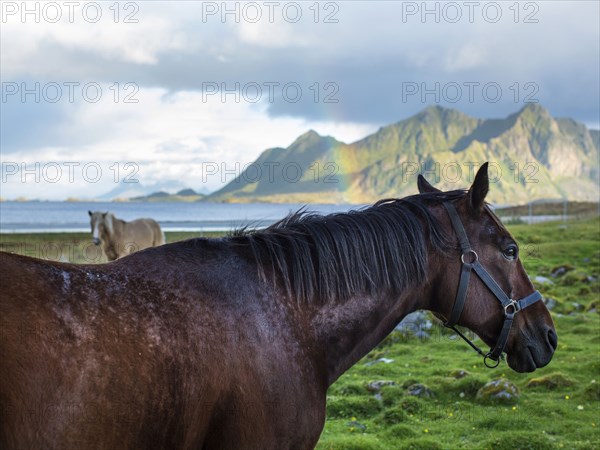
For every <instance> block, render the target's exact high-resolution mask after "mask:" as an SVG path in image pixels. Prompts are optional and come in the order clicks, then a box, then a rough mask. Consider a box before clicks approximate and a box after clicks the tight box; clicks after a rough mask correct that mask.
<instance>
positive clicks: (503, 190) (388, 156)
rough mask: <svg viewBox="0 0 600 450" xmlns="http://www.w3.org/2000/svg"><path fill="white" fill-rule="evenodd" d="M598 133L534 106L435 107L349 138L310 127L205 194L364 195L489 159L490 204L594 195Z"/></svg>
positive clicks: (461, 179) (444, 183) (457, 175)
mask: <svg viewBox="0 0 600 450" xmlns="http://www.w3.org/2000/svg"><path fill="white" fill-rule="evenodd" d="M598 137H599V133H598V131H597V130H589V129H587V128H586V127H585V125H583V124H580V123H578V122H575V121H574V120H572V119H564V118H553V117H552V116H551V115H550V114H549V113H548V111H547V110H545V109H544V108H543V107H541V106H539V105H537V104H529V105H527V106H525V107H524V108H522V109H521V110H520V111H518V112H516V113H514V114H511V115H510V116H508V117H506V118H503V119H486V120H481V119H475V118H473V117H470V116H467V115H466V114H463V113H461V112H460V111H456V110H452V109H447V108H442V107H439V106H435V107H429V108H427V109H425V110H423V111H422V112H420V113H418V114H416V115H414V116H412V117H409V118H408V119H406V120H403V121H400V122H398V123H395V124H392V125H388V126H385V127H382V128H380V129H379V130H378V131H377V132H376V133H373V134H371V135H369V136H367V137H365V138H364V139H361V140H359V141H357V142H354V143H352V144H345V143H343V142H340V141H338V140H336V139H335V138H333V137H331V136H320V135H319V134H317V133H316V132H315V131H313V130H310V131H308V132H307V133H305V134H303V135H302V136H300V137H298V139H296V141H295V142H294V143H292V144H291V145H290V146H289V147H287V148H281V147H277V148H272V149H268V150H266V151H265V152H263V153H262V154H261V155H260V157H259V158H258V159H257V160H256V161H255V162H254V163H253V164H252V165H250V166H249V167H248V168H247V170H246V171H245V172H244V173H242V174H241V175H240V176H239V177H238V178H237V179H236V180H234V181H232V182H230V183H229V184H228V185H226V186H225V187H224V188H222V189H221V190H219V191H217V192H215V193H214V194H212V195H211V196H209V197H208V200H211V201H228V202H249V201H267V202H325V203H333V202H335V203H339V202H350V203H370V202H373V201H375V200H377V199H379V198H382V197H401V196H404V195H408V194H411V193H414V192H416V175H417V173H421V172H424V173H425V175H426V176H427V177H428V179H430V180H431V181H432V182H433V184H434V185H436V186H437V187H439V188H440V189H444V190H446V189H456V188H462V187H466V186H468V185H469V184H470V183H471V181H472V179H473V174H474V172H475V171H476V170H477V167H478V166H479V165H481V164H482V163H483V162H485V161H489V162H490V163H491V168H490V177H491V181H492V182H493V183H494V187H493V188H492V189H491V191H490V200H491V201H492V202H495V203H499V204H508V203H520V202H526V201H530V200H536V199H550V198H563V197H566V198H568V199H570V200H591V201H597V199H598V195H599V182H598V180H599V176H600V174H599V168H598V156H599V151H600V149H599V144H598Z"/></svg>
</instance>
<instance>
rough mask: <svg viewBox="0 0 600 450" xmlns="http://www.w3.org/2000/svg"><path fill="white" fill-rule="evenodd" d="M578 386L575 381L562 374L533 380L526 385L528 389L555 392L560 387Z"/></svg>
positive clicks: (552, 374)
mask: <svg viewBox="0 0 600 450" xmlns="http://www.w3.org/2000/svg"><path fill="white" fill-rule="evenodd" d="M574 384H576V382H575V381H573V380H571V379H570V378H567V377H566V376H564V375H563V374H562V373H551V374H548V375H544V376H543V377H537V378H532V379H531V380H529V381H528V382H527V384H526V385H525V386H526V387H528V388H544V389H547V390H553V389H557V388H560V387H569V386H573V385H574Z"/></svg>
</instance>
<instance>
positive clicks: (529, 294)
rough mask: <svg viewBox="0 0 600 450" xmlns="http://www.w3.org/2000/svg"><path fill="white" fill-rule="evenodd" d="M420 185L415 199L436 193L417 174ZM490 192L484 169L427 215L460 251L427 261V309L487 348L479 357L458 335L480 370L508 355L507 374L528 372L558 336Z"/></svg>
mask: <svg viewBox="0 0 600 450" xmlns="http://www.w3.org/2000/svg"><path fill="white" fill-rule="evenodd" d="M418 187H419V192H420V193H421V194H423V193H434V192H441V191H439V190H438V189H436V188H434V187H433V186H431V185H430V184H429V183H428V182H427V181H426V180H425V178H423V177H422V176H419V179H418ZM488 190H489V179H488V174H487V163H486V164H484V165H483V166H482V167H481V168H480V169H479V171H478V172H477V175H476V176H475V180H474V182H473V185H472V186H471V187H470V189H469V190H468V192H467V194H466V195H465V196H462V197H460V198H459V199H457V200H454V201H452V202H444V203H442V204H441V205H437V206H435V207H434V208H433V209H432V212H433V213H434V215H435V216H436V217H437V218H438V219H439V220H440V222H441V223H442V224H443V226H444V228H445V229H446V232H447V235H448V236H451V242H456V243H457V244H458V245H457V246H456V247H454V246H453V248H451V249H450V250H449V251H448V252H446V254H440V255H437V257H436V258H434V260H433V264H436V265H437V269H436V270H434V273H436V274H437V275H436V276H435V279H433V280H432V286H433V293H432V301H431V305H430V307H431V309H432V311H433V312H434V313H435V314H436V315H437V316H438V317H440V318H442V319H443V320H444V322H445V323H444V324H445V325H446V326H448V327H450V328H453V329H454V330H456V331H457V332H458V333H459V334H461V333H460V332H459V331H458V330H457V329H456V328H455V325H461V326H465V327H467V328H469V329H470V330H472V331H473V332H474V333H476V334H477V335H478V336H479V337H480V338H481V339H482V340H483V341H484V342H485V343H486V344H487V345H489V346H490V347H491V348H492V350H490V351H489V352H488V353H487V354H485V353H482V352H481V350H479V349H478V348H477V347H476V346H475V345H473V344H472V343H470V341H469V340H468V339H467V338H466V337H464V336H463V335H462V334H461V337H463V338H464V339H465V340H467V342H469V343H470V344H471V345H472V346H473V347H474V348H475V349H476V350H478V351H479V352H480V353H482V354H483V355H484V356H485V357H486V365H489V366H490V367H495V365H497V362H498V361H499V359H500V357H501V355H502V353H503V352H506V355H507V362H508V365H509V366H510V367H511V368H512V369H514V370H516V371H517V372H532V371H534V370H535V369H536V368H539V367H543V366H545V365H546V364H548V363H549V362H550V360H551V359H552V355H553V354H554V350H555V349H556V346H557V335H556V330H555V328H554V324H553V322H552V318H551V316H550V313H549V312H548V310H547V308H546V306H545V305H544V303H543V302H542V301H538V300H540V299H541V295H540V294H539V292H537V291H536V290H535V288H534V287H533V285H532V283H531V280H530V279H529V277H528V276H527V273H526V272H525V269H524V268H523V264H522V263H521V259H520V257H519V256H520V255H519V247H518V245H517V243H516V242H515V239H514V238H513V237H512V236H511V234H510V233H509V232H508V230H507V229H506V228H505V227H504V225H503V224H502V222H501V221H500V220H499V219H498V217H497V216H496V215H495V214H494V213H493V212H492V211H491V210H490V208H489V207H488V206H487V205H486V203H485V201H484V200H485V197H486V195H487V193H488ZM461 229H462V230H461ZM493 362H495V363H496V364H495V365H493ZM490 364H492V365H490Z"/></svg>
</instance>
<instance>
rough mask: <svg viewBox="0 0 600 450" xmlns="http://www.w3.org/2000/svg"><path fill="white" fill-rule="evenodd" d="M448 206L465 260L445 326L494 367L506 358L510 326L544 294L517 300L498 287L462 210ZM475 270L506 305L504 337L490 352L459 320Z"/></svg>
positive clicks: (449, 204)
mask: <svg viewBox="0 0 600 450" xmlns="http://www.w3.org/2000/svg"><path fill="white" fill-rule="evenodd" d="M444 207H445V208H446V210H447V211H448V215H449V216H450V220H451V222H452V226H453V228H454V231H455V232H456V235H457V236H458V241H459V242H460V248H461V251H462V254H461V256H460V261H461V262H462V269H461V272H460V280H459V282H458V290H457V292H456V300H455V301H454V306H453V308H452V313H451V314H450V318H449V319H448V321H447V322H446V323H444V326H446V327H448V328H451V329H452V330H454V331H455V332H456V333H457V334H458V335H459V336H460V337H461V338H463V339H464V340H465V341H466V342H467V343H468V344H469V345H470V346H471V347H473V348H474V349H475V350H476V351H477V352H478V353H479V354H480V355H481V356H483V362H484V364H485V365H486V366H487V367H490V368H494V367H497V366H498V364H500V359H501V357H502V352H503V351H504V347H505V346H506V342H507V341H508V334H509V333H510V328H511V326H512V323H513V320H514V318H515V315H516V314H517V313H518V312H519V311H521V310H522V309H525V308H527V307H528V306H530V305H533V304H534V303H535V302H537V301H538V300H541V298H542V295H541V294H540V293H539V291H535V292H533V293H531V294H529V295H528V296H526V297H524V298H522V299H520V300H513V299H511V298H509V297H508V296H507V295H506V294H505V293H504V291H503V290H502V288H501V287H500V286H498V283H496V281H494V279H493V278H492V276H491V275H490V274H489V272H488V271H487V270H485V268H484V267H483V266H482V265H481V263H480V262H479V257H478V256H477V253H475V250H473V249H472V248H471V244H470V243H469V238H468V237H467V233H466V232H465V228H464V227H463V224H462V222H461V220H460V217H459V216H458V212H457V211H456V208H455V207H454V205H453V204H452V203H448V202H444ZM471 270H474V271H475V273H476V274H477V276H478V277H479V278H480V279H481V281H483V284H485V285H486V286H487V287H488V289H489V290H490V291H491V292H492V294H494V295H495V296H496V298H497V299H498V301H499V302H500V303H501V304H502V307H503V309H504V325H502V331H500V337H499V338H498V341H497V342H496V345H495V347H494V348H493V349H490V351H489V352H487V353H484V352H483V351H482V350H481V349H480V348H479V347H477V346H476V345H475V344H473V342H471V341H470V340H469V338H467V337H466V336H465V335H464V334H462V333H461V332H460V331H459V330H458V329H457V328H456V326H455V325H456V323H457V322H458V320H459V318H460V314H461V313H462V310H463V307H464V306H465V300H466V298H467V289H468V287H469V278H470V277H471ZM488 359H490V360H492V361H494V362H495V364H493V365H492V364H489V363H488Z"/></svg>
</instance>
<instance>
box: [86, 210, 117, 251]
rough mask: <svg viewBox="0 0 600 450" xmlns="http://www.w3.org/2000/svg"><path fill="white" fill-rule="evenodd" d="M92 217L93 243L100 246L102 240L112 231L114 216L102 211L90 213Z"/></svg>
mask: <svg viewBox="0 0 600 450" xmlns="http://www.w3.org/2000/svg"><path fill="white" fill-rule="evenodd" d="M88 214H89V216H90V226H91V227H92V241H93V242H94V244H95V245H100V244H101V243H102V239H103V238H104V239H106V238H107V236H109V235H110V234H111V230H112V214H110V213H108V212H100V211H94V212H92V211H88Z"/></svg>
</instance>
